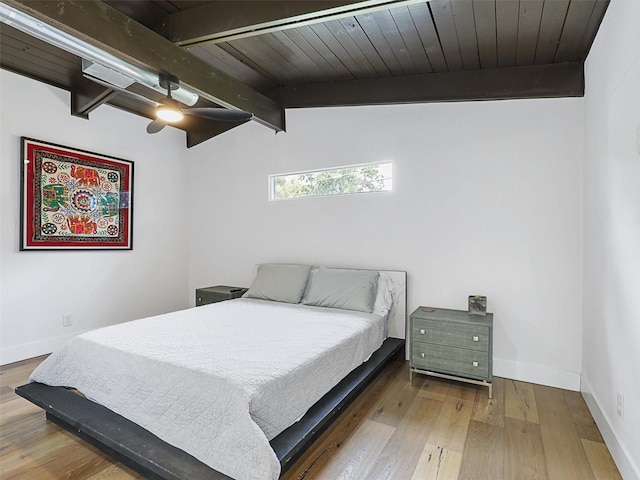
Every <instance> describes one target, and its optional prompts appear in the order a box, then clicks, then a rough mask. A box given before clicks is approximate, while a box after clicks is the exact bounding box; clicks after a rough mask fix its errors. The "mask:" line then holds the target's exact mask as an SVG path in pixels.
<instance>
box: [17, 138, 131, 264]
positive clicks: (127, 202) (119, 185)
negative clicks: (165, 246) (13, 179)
mask: <svg viewBox="0 0 640 480" xmlns="http://www.w3.org/2000/svg"><path fill="white" fill-rule="evenodd" d="M20 140H21V156H20V250H21V251H24V250H132V249H133V162H132V161H129V160H124V159H121V158H116V157H111V156H108V155H101V154H98V153H94V152H89V151H86V150H80V149H76V148H70V147H65V146H62V145H57V144H53V143H48V142H44V141H41V140H36V139H33V138H28V137H21V139H20Z"/></svg>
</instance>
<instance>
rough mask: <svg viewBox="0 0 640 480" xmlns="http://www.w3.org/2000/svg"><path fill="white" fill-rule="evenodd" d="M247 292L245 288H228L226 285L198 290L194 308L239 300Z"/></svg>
mask: <svg viewBox="0 0 640 480" xmlns="http://www.w3.org/2000/svg"><path fill="white" fill-rule="evenodd" d="M247 290H248V289H247V288H241V287H230V286H227V285H216V286H214V287H206V288H198V289H196V307H200V306H202V305H208V304H210V303H217V302H223V301H225V300H232V299H234V298H240V297H241V296H242V295H243V294H244V293H245V292H246V291H247Z"/></svg>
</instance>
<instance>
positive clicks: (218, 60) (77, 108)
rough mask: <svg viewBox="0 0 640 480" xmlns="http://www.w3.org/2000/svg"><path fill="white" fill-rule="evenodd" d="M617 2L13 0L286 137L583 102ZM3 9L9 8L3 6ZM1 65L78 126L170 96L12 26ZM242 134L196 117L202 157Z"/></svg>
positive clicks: (1, 45) (4, 37) (1, 33)
mask: <svg viewBox="0 0 640 480" xmlns="http://www.w3.org/2000/svg"><path fill="white" fill-rule="evenodd" d="M608 2H609V0H430V1H425V0H365V1H362V0H361V1H333V0H316V1H303V0H290V1H286V0H285V1H268V0H258V1H243V0H229V1H226V0H214V1H195V0H137V1H132V0H107V1H89V0H67V1H38V0H1V2H0V3H2V4H4V6H6V7H11V8H14V9H17V10H19V11H21V12H24V13H27V14H28V15H29V16H31V17H34V18H36V19H37V20H38V21H40V22H42V23H43V24H46V25H51V26H53V27H55V28H56V29H59V30H61V31H62V32H65V33H68V34H70V35H71V36H73V37H75V38H78V39H80V40H82V41H84V42H88V43H89V44H91V45H93V46H96V47H98V48H99V49H100V50H101V51H105V52H107V53H109V54H112V55H114V56H116V57H118V58H119V59H122V60H123V61H125V62H127V63H129V64H132V65H135V66H136V67H140V68H143V69H145V70H147V71H149V72H152V73H153V74H154V75H155V74H157V73H159V72H167V73H171V74H173V75H175V76H177V77H179V79H180V82H181V85H182V86H183V87H186V88H188V89H190V90H192V91H194V92H196V93H197V94H198V95H199V96H200V99H199V100H198V103H197V104H196V106H197V107H219V106H222V107H225V108H230V109H238V110H246V111H250V112H252V113H253V115H254V117H253V120H254V121H257V122H259V123H261V124H263V125H265V126H266V127H268V128H272V129H274V130H276V131H279V130H284V129H285V110H286V109H287V108H298V107H320V106H338V105H372V104H398V103H419V102H440V101H470V100H489V99H492V100H493V99H513V98H550V97H570V96H582V95H583V94H584V61H585V59H586V57H587V55H588V53H589V48H590V47H591V44H592V43H593V40H594V37H595V35H596V33H597V30H598V27H599V26H600V23H601V22H602V19H603V16H604V14H605V11H606V8H607V6H608ZM0 7H2V5H0ZM0 49H1V50H0V67H2V68H3V69H7V70H11V71H14V72H17V73H19V74H22V75H26V76H28V77H31V78H34V79H36V80H39V81H42V82H46V83H49V84H51V85H55V86H58V87H61V88H64V89H67V90H69V91H71V92H72V106H71V110H72V112H71V113H72V114H75V115H79V116H83V117H85V118H89V116H90V112H91V111H92V110H94V109H95V108H99V107H100V106H101V105H103V104H104V103H108V104H111V105H113V106H116V107H118V108H122V109H124V110H127V111H130V112H132V113H135V114H138V115H142V116H145V117H148V118H150V119H153V118H155V108H154V106H153V105H152V104H150V103H149V102H148V101H146V102H145V101H144V99H143V98H141V96H142V97H145V98H147V99H150V100H152V101H155V102H159V101H161V100H162V99H163V94H162V93H159V92H158V91H156V90H153V89H150V88H148V87H146V86H143V85H140V84H138V83H134V84H133V85H131V86H128V87H126V89H127V90H128V91H130V92H133V93H136V94H138V95H139V96H136V95H129V94H127V93H126V92H122V91H121V90H119V89H118V88H110V86H109V85H108V84H106V85H105V84H104V83H103V84H98V83H95V82H93V81H91V80H89V79H87V77H86V76H84V75H83V71H82V58H81V56H80V55H78V54H77V52H76V53H71V52H70V51H67V50H65V49H62V48H59V47H57V46H54V45H51V44H49V43H47V42H45V41H43V40H39V39H37V38H35V37H33V36H31V35H29V34H27V33H24V32H23V31H21V30H19V29H17V28H14V27H13V26H11V25H10V24H9V23H3V24H0ZM241 123H242V122H219V121H213V120H208V119H201V118H197V117H185V120H183V121H182V122H180V123H179V124H176V125H175V126H176V127H177V128H181V129H183V130H185V132H187V145H188V146H192V145H196V144H198V143H200V142H202V141H205V140H207V139H208V138H211V137H213V136H215V135H218V134H220V133H223V132H225V131H227V130H228V129H230V128H234V127H237V126H239V125H240V124H241Z"/></svg>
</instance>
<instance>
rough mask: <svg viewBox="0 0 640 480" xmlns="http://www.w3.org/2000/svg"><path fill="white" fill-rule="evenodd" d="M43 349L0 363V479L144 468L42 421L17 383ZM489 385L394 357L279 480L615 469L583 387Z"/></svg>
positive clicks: (584, 477) (611, 479) (564, 477)
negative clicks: (490, 388) (433, 374)
mask: <svg viewBox="0 0 640 480" xmlns="http://www.w3.org/2000/svg"><path fill="white" fill-rule="evenodd" d="M41 361H42V357H41V358H36V359H32V360H25V361H23V362H18V363H15V364H12V365H8V366H5V367H1V368H0V454H1V455H0V478H2V480H9V479H25V480H27V479H29V480H40V479H43V480H44V479H52V480H59V479H78V480H84V479H95V480H98V479H103V480H114V479H134V478H143V477H141V476H140V475H138V474H136V473H135V472H133V471H132V470H130V469H128V468H127V467H125V466H123V465H122V464H120V463H118V462H115V461H113V460H112V459H111V458H110V457H108V456H106V455H104V454H102V453H101V452H99V451H98V450H97V449H95V448H94V447H92V446H90V445H88V444H87V443H85V442H83V441H81V440H79V439H77V438H76V437H75V436H73V435H72V434H70V433H68V432H66V431H65V430H63V429H61V428H59V427H58V426H56V425H54V424H52V423H51V422H48V421H46V419H45V416H44V413H43V411H42V410H40V409H39V408H37V407H35V406H33V405H32V404H31V403H29V402H28V401H26V400H24V399H22V398H20V397H18V396H16V395H15V393H14V392H13V388H15V387H16V386H18V385H22V384H24V383H26V382H27V379H28V376H29V374H30V373H31V371H32V370H33V369H34V368H35V367H36V366H37V365H38V364H39V363H40V362H41ZM494 380H495V384H494V398H493V400H489V399H488V398H487V389H486V388H483V387H479V386H475V385H467V384H461V383H457V382H451V381H447V380H442V379H436V378H430V377H425V376H421V375H414V380H413V383H409V373H408V366H407V364H406V362H404V361H403V360H397V361H394V362H392V363H391V364H390V365H389V366H388V367H387V368H386V369H385V370H384V371H383V372H382V373H381V374H380V375H379V376H378V377H377V378H376V380H375V381H374V382H373V383H372V384H371V385H370V386H369V387H368V388H367V390H366V391H365V392H364V393H363V394H362V395H361V396H360V397H359V398H358V399H357V400H356V401H355V402H354V403H353V404H352V405H351V406H350V407H349V408H347V409H346V410H345V411H344V412H343V413H342V415H341V416H340V417H339V419H338V420H337V421H336V422H335V423H334V424H333V425H332V426H331V427H330V428H329V429H328V430H327V431H326V432H325V433H324V434H323V435H322V437H321V438H320V439H319V440H318V441H317V442H316V443H315V444H314V446H312V447H311V448H310V449H309V450H308V451H307V452H306V453H305V454H304V455H303V456H302V457H301V458H300V460H299V461H298V462H297V463H296V464H295V465H293V466H292V467H291V469H290V470H289V471H288V472H286V473H285V475H284V476H283V480H294V479H307V480H308V479H327V480H339V479H342V480H356V479H363V480H383V479H385V480H405V479H406V480H449V479H460V480H462V479H471V480H482V479H489V480H499V479H505V480H516V479H517V480H527V479H531V480H533V479H536V480H537V479H541V480H547V479H548V480H556V479H557V480H571V479H576V480H589V479H594V480H598V479H602V480H615V479H619V478H621V477H620V474H619V473H618V470H617V469H616V466H615V464H614V463H613V460H612V459H611V456H610V454H609V451H608V450H607V447H606V445H605V444H604V442H603V440H602V436H601V435H600V432H599V431H598V428H597V427H596V425H595V423H594V421H593V418H592V417H591V415H590V413H589V411H588V409H587V406H586V404H585V402H584V400H583V399H582V397H581V395H580V393H578V392H571V391H566V390H560V389H556V388H550V387H543V386H540V385H532V384H530V383H524V382H518V381H513V380H507V379H503V378H495V379H494Z"/></svg>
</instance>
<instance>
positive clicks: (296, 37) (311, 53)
mask: <svg viewBox="0 0 640 480" xmlns="http://www.w3.org/2000/svg"><path fill="white" fill-rule="evenodd" d="M282 33H283V34H284V35H286V36H287V37H289V39H290V40H291V41H292V42H294V43H295V44H296V45H297V46H298V48H300V49H301V50H303V51H304V52H305V53H306V54H307V56H308V57H309V58H311V59H312V60H313V62H314V63H315V64H316V65H317V67H318V68H320V69H321V70H322V72H323V73H324V75H325V77H326V78H327V79H328V80H329V81H331V80H340V79H343V78H344V76H342V75H340V74H339V73H338V72H337V71H336V69H335V68H334V66H333V65H332V64H331V63H329V62H328V61H327V60H326V58H325V56H324V55H322V53H321V52H319V51H318V50H317V49H316V47H314V45H312V44H311V43H310V42H309V40H307V38H306V37H305V35H303V34H302V32H301V30H300V29H291V30H286V31H283V32H282ZM313 35H314V37H315V38H316V40H317V36H316V35H315V34H313ZM323 46H324V47H325V48H326V45H324V44H323ZM349 78H350V77H349Z"/></svg>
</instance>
